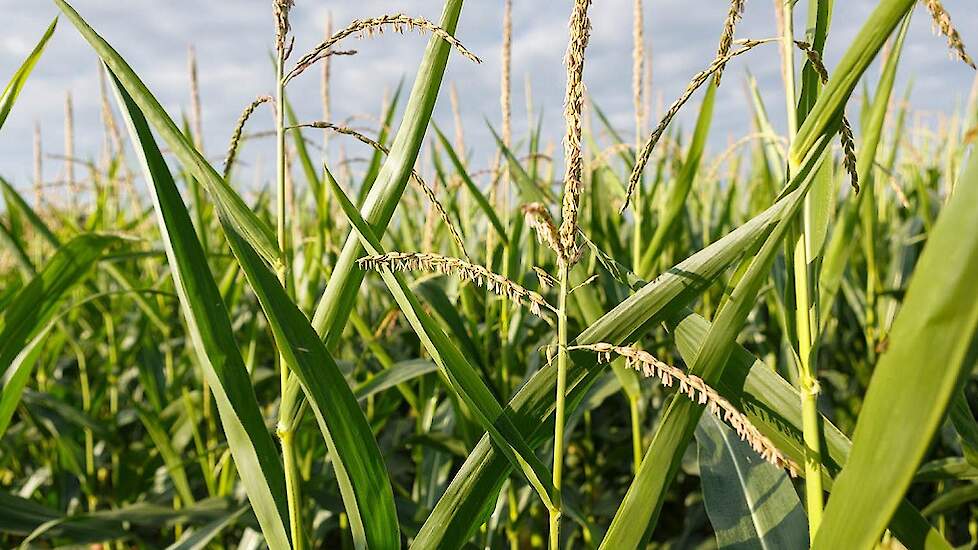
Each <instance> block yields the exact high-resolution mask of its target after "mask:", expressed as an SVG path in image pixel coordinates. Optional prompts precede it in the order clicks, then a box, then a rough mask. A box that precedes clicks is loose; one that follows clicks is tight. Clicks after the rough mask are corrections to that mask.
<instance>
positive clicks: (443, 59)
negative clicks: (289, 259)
mask: <svg viewBox="0 0 978 550" xmlns="http://www.w3.org/2000/svg"><path fill="white" fill-rule="evenodd" d="M461 11H462V0H446V1H445V8H444V11H443V13H442V19H441V23H440V26H441V28H443V29H445V30H446V31H447V32H449V33H451V32H454V31H455V27H456V26H457V25H458V18H459V14H460V12H461ZM451 49H452V46H451V45H450V44H448V43H447V42H445V41H444V40H442V39H441V38H439V37H437V36H433V37H432V38H431V40H430V41H429V42H428V47H427V49H426V50H425V54H424V58H423V59H422V61H421V66H420V67H419V68H418V74H417V76H416V77H415V80H414V88H413V89H412V90H411V97H410V98H409V99H408V103H407V107H406V108H405V111H404V118H403V119H402V121H401V125H400V127H398V129H397V134H396V135H395V136H394V142H393V143H392V144H391V147H390V154H389V155H387V160H386V161H385V162H384V165H383V166H382V167H381V169H380V173H379V174H378V175H377V181H376V183H374V184H373V186H372V187H371V188H370V192H369V193H368V194H367V197H366V199H365V200H364V203H363V207H362V209H361V212H362V213H363V217H364V219H365V220H367V222H368V223H369V224H370V226H371V227H372V228H374V229H375V230H376V232H377V233H379V234H383V232H384V230H385V228H386V227H387V224H388V223H390V219H391V216H393V214H394V209H395V207H396V206H397V204H398V202H399V201H400V200H401V195H403V194H404V188H405V186H406V185H407V181H408V178H409V177H410V175H411V170H412V169H414V163H415V161H416V160H417V158H418V152H419V151H420V150H421V144H422V142H423V140H424V134H425V131H426V130H427V129H428V124H429V122H430V120H431V112H432V110H433V109H434V106H435V99H436V98H437V97H438V91H439V89H440V88H441V82H442V77H443V76H444V74H445V66H446V65H447V63H448V55H449V53H451ZM362 251H363V248H362V247H361V246H360V238H359V237H358V236H357V234H356V232H355V231H350V233H349V235H348V236H347V238H346V242H345V243H344V244H343V250H342V252H341V253H340V257H339V258H338V259H337V261H336V265H335V267H334V268H333V272H332V274H331V275H330V278H329V282H328V283H327V285H326V290H325V291H324V292H323V295H322V297H321V298H320V301H319V304H318V305H317V306H316V312H315V315H314V316H313V321H312V326H313V328H315V329H316V332H318V333H319V334H320V335H322V336H323V337H324V339H325V340H326V345H327V348H328V349H332V348H333V347H334V346H335V345H336V343H337V342H338V341H339V338H340V335H341V334H342V333H343V327H345V326H346V321H347V319H348V318H349V314H350V310H351V309H353V303H354V301H355V300H356V294H357V289H358V288H359V287H360V283H361V282H362V281H363V272H362V271H361V270H359V269H356V266H355V265H354V262H356V260H357V258H358V257H359V256H360V254H361V252H362Z"/></svg>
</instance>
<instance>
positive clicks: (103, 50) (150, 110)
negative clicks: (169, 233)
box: [54, 0, 282, 268]
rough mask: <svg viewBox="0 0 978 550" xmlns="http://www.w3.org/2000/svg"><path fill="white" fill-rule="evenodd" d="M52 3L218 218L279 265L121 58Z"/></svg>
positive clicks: (265, 238)
mask: <svg viewBox="0 0 978 550" xmlns="http://www.w3.org/2000/svg"><path fill="white" fill-rule="evenodd" d="M54 3H55V4H56V5H57V6H58V8H59V9H61V11H62V12H63V13H64V14H65V16H66V17H67V18H68V20H69V21H71V22H72V24H74V25H75V27H76V28H77V29H78V32H79V33H81V35H82V37H83V38H85V40H86V41H88V43H89V44H90V45H91V47H92V49H94V50H95V53H97V54H98V56H99V57H100V58H101V59H102V61H103V62H104V63H105V65H106V66H107V67H108V68H109V70H111V71H112V73H113V74H115V75H116V78H117V79H118V80H119V82H120V85H121V86H122V87H123V88H124V89H125V90H126V92H127V93H128V94H129V95H130V96H131V97H132V99H133V101H134V102H135V104H136V105H138V106H139V109H140V111H141V112H142V113H143V116H144V117H146V120H147V121H149V123H150V124H151V125H152V126H153V128H155V129H156V131H157V132H158V133H159V135H160V137H161V138H163V141H164V142H165V143H166V144H167V146H169V148H170V149H171V150H172V151H173V153H174V154H175V155H176V156H177V158H178V159H179V160H180V163H181V164H182V165H183V167H184V169H185V170H186V171H187V172H188V173H190V174H191V175H192V176H193V177H194V179H196V180H197V181H199V182H200V183H201V184H203V185H204V187H206V188H207V192H208V193H209V194H210V196H211V198H212V200H213V201H214V204H215V205H216V206H217V208H218V212H219V213H220V215H221V217H223V218H226V219H227V220H228V222H229V223H231V225H233V226H234V227H235V229H237V231H238V232H239V233H241V235H242V236H244V237H245V239H247V240H248V242H249V243H251V245H252V246H254V247H255V249H256V250H258V251H259V253H260V254H261V255H262V257H263V258H265V261H267V262H268V263H269V264H271V265H272V267H273V268H277V267H278V266H279V265H280V264H281V263H282V259H281V257H282V252H281V251H280V250H279V249H278V244H277V243H276V242H275V238H274V236H273V234H272V230H271V228H270V227H269V226H268V224H267V223H266V222H265V221H263V220H262V219H261V218H259V217H258V216H257V215H255V213H254V212H253V211H252V210H251V208H249V207H248V205H247V204H245V202H244V201H243V200H242V199H241V197H240V196H239V195H238V194H237V193H236V192H235V191H234V189H232V188H231V187H230V186H229V185H228V183H227V182H226V181H224V178H222V177H221V176H220V174H218V173H217V172H216V171H215V170H214V168H213V167H212V166H211V165H210V163H208V162H207V159H205V158H204V157H203V156H202V155H201V154H200V151H198V150H197V149H196V148H195V147H194V145H193V143H192V142H191V141H190V139H189V138H188V137H187V135H186V134H184V132H181V131H180V129H179V128H178V127H177V125H176V124H175V123H174V122H173V120H172V119H171V118H170V117H169V115H167V114H166V111H165V110H163V106H162V105H160V103H159V101H157V100H156V98H155V97H153V94H152V93H151V92H150V91H149V89H148V88H147V87H146V85H145V84H143V82H142V80H140V79H139V77H138V76H137V75H136V73H135V72H134V71H133V70H132V68H131V67H130V66H129V64H128V63H126V61H125V60H124V59H123V58H122V56H121V55H119V53H118V52H116V51H115V50H114V49H113V48H112V46H110V45H109V43H108V42H106V41H105V40H103V39H102V37H101V36H99V35H98V33H96V32H95V30H94V29H92V27H90V26H89V25H88V23H86V22H85V20H84V19H82V17H81V16H80V15H78V12H76V11H75V9H74V8H72V7H71V6H70V5H69V4H68V3H67V2H65V1H64V0H54ZM135 147H136V148H138V147H139V145H135Z"/></svg>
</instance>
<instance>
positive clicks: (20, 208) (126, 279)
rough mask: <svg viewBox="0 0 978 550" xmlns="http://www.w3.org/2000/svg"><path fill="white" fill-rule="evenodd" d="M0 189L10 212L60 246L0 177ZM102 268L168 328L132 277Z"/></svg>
mask: <svg viewBox="0 0 978 550" xmlns="http://www.w3.org/2000/svg"><path fill="white" fill-rule="evenodd" d="M0 191H2V192H3V197H4V200H5V201H6V203H7V208H9V209H10V210H11V211H12V212H17V213H18V214H19V215H20V216H21V217H23V218H24V219H25V220H26V221H27V224H28V225H29V226H30V227H31V228H32V229H33V230H34V231H36V232H37V234H38V235H39V236H40V237H41V238H42V239H44V241H45V242H47V244H48V245H50V246H51V247H52V248H54V249H58V248H60V247H61V239H59V238H58V237H57V236H56V235H55V234H54V232H53V231H51V228H50V227H49V226H48V224H47V223H45V222H44V220H42V219H41V217H40V216H39V215H38V214H37V212H36V211H35V210H34V209H33V208H31V207H30V205H29V204H27V201H26V200H24V197H23V196H22V195H21V194H20V193H19V192H17V190H16V189H14V187H13V186H12V185H10V183H9V182H8V181H7V180H5V179H3V177H0ZM102 269H103V270H105V272H106V273H108V274H109V276H110V277H112V278H113V279H115V281H116V282H117V283H119V285H120V286H121V287H122V288H123V289H125V290H126V291H127V292H129V296H130V297H131V298H132V300H133V301H134V302H136V305H137V306H138V307H139V309H140V310H141V311H142V312H143V313H145V314H146V317H147V318H148V319H149V320H150V322H152V323H153V325H155V326H156V328H158V329H159V330H160V331H161V332H166V331H167V330H168V327H167V324H166V323H165V322H164V321H163V314H162V313H161V312H160V309H159V307H158V306H157V305H156V304H155V303H154V302H153V301H151V300H149V299H147V298H146V296H144V295H143V294H142V293H140V292H137V291H136V287H137V285H136V282H135V281H134V279H133V277H132V276H131V275H130V274H129V273H127V272H125V271H123V270H121V269H119V267H118V266H116V265H115V264H114V263H112V262H106V263H105V264H103V266H102ZM89 290H91V291H92V292H93V293H97V292H98V289H97V288H96V287H95V286H94V285H89Z"/></svg>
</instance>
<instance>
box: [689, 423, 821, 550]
mask: <svg viewBox="0 0 978 550" xmlns="http://www.w3.org/2000/svg"><path fill="white" fill-rule="evenodd" d="M696 443H697V450H698V457H699V467H700V483H701V484H702V487H703V503H704V504H705V505H706V513H707V514H708V515H709V516H710V523H711V524H712V525H713V531H714V532H715V533H716V537H717V547H718V548H723V549H727V548H738V549H743V550H746V549H753V548H757V549H767V548H804V547H805V546H806V545H807V544H808V523H807V520H806V519H805V509H804V508H802V506H801V501H800V500H798V493H796V492H795V488H794V486H793V485H792V484H791V478H789V477H788V474H786V473H785V472H784V471H783V470H781V469H780V468H778V467H776V466H774V465H772V464H769V463H768V462H765V461H764V459H762V458H761V457H759V456H758V455H757V453H755V452H754V450H753V449H751V447H750V445H748V444H747V443H746V442H744V441H742V440H741V439H740V438H739V437H738V436H737V434H736V433H735V432H734V431H733V430H732V429H731V428H729V427H728V426H727V425H726V424H724V423H723V422H721V421H720V420H719V419H718V418H717V417H716V416H714V415H712V414H707V415H704V416H703V418H702V419H700V423H699V425H698V426H697V427H696Z"/></svg>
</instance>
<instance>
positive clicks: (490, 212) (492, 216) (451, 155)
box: [432, 124, 509, 244]
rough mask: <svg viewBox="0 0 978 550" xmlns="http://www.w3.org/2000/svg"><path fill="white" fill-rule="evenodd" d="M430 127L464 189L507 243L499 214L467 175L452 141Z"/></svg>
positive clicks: (435, 127)
mask: <svg viewBox="0 0 978 550" xmlns="http://www.w3.org/2000/svg"><path fill="white" fill-rule="evenodd" d="M432 128H434V129H435V133H436V134H437V135H438V141H439V142H440V143H441V145H442V147H444V148H445V152H447V153H448V159H449V160H451V161H452V166H454V167H455V172H456V173H458V175H459V177H461V178H462V182H463V183H465V187H466V189H468V190H469V193H470V194H471V195H472V198H474V199H475V202H476V204H478V205H479V208H481V209H482V211H483V212H485V213H486V216H487V217H488V218H489V222H490V223H492V226H493V228H495V230H496V234H497V235H498V236H499V238H500V239H502V242H503V244H509V237H508V236H507V235H506V229H505V228H504V227H503V224H502V222H501V221H499V216H497V215H496V210H495V209H494V208H493V207H492V206H491V205H490V204H489V200H488V199H486V196H485V195H483V194H482V191H480V190H479V187H478V186H476V184H475V182H474V181H472V178H471V177H469V173H468V171H467V170H466V169H465V165H464V164H462V160H461V159H460V158H459V156H458V153H456V152H455V148H454V147H452V143H451V142H450V141H448V138H447V137H445V134H444V133H442V131H441V130H440V129H439V128H438V126H437V125H435V124H432Z"/></svg>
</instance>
